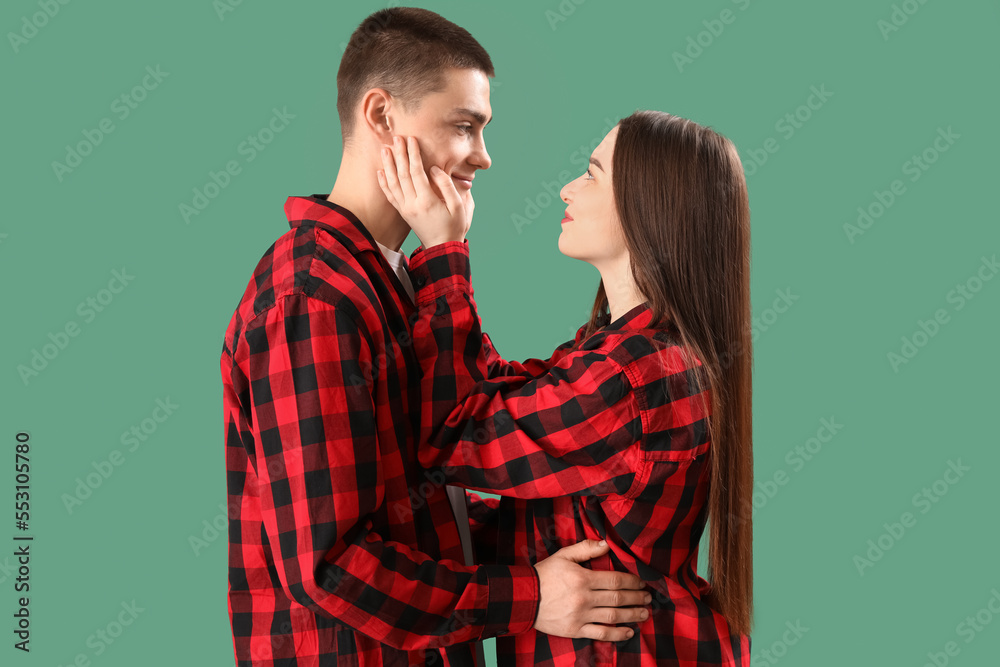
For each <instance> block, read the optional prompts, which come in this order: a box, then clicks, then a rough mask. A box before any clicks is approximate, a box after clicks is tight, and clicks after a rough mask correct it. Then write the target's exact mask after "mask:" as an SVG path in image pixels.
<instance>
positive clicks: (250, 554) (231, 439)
mask: <svg viewBox="0 0 1000 667" xmlns="http://www.w3.org/2000/svg"><path fill="white" fill-rule="evenodd" d="M492 75H493V65H492V63H491V62H490V58H489V56H488V55H487V53H486V51H485V50H483V48H482V46H480V45H479V43H478V42H477V41H476V40H475V39H473V38H472V36H471V35H469V33H468V32H466V31H465V30H463V29H462V28H459V27H458V26H456V25H454V24H452V23H450V22H449V21H446V20H445V19H443V18H441V17H440V16H438V15H437V14H434V13H433V12H428V11H426V10H418V9H412V8H393V9H386V10H382V11H380V12H377V13H375V14H373V15H372V16H370V17H369V18H368V19H366V20H365V21H364V22H363V23H362V24H361V26H360V27H359V28H358V29H357V31H355V33H354V35H353V36H352V37H351V40H350V42H349V44H348V47H347V50H346V52H345V54H344V58H343V61H342V62H341V66H340V71H339V73H338V76H337V87H338V102H337V108H338V112H339V114H340V120H341V127H342V131H343V138H344V154H343V160H342V163H341V168H340V172H339V174H338V176H337V181H336V184H335V186H334V188H333V190H332V192H331V193H330V195H329V196H328V197H327V196H323V195H312V196H309V197H289V199H288V201H287V202H286V204H285V211H286V213H287V215H288V220H289V224H290V226H291V231H289V232H287V233H285V234H284V235H283V236H281V237H280V238H279V239H278V240H277V241H276V242H275V243H274V245H272V246H271V248H269V249H268V250H267V252H266V253H265V255H264V257H263V258H262V259H261V260H260V262H259V263H258V265H257V268H256V270H255V271H254V275H253V277H252V279H251V280H250V282H249V284H248V285H247V288H246V291H245V293H244V295H243V298H242V300H241V301H240V303H239V305H238V307H237V309H236V312H235V313H234V314H233V317H232V320H231V321H230V324H229V326H228V328H227V330H226V337H225V342H224V345H223V351H222V360H221V366H222V378H223V389H224V408H225V430H226V470H227V486H228V492H229V506H230V508H231V509H230V526H229V613H230V620H231V623H232V630H233V641H234V648H235V654H236V661H237V664H238V665H240V666H243V665H297V666H299V667H301V666H305V665H333V664H352V665H381V664H387V665H389V664H391V665H424V664H428V665H430V664H438V665H472V664H474V661H473V655H474V650H473V649H474V646H475V644H473V643H472V642H478V641H480V640H482V639H487V638H490V637H495V636H498V635H502V634H507V633H511V634H513V633H518V632H522V631H526V630H528V629H530V628H532V627H534V628H535V629H537V630H539V631H541V632H548V633H552V634H560V635H562V636H584V634H585V633H593V632H594V628H595V626H594V625H593V624H594V623H608V624H612V625H613V624H617V623H629V622H635V621H638V620H639V619H640V614H641V611H642V610H641V609H639V608H637V607H635V605H642V604H646V603H647V602H648V599H647V598H648V595H647V594H646V593H645V592H642V591H640V590H636V589H640V588H641V587H642V582H641V581H640V580H639V579H637V578H635V577H631V576H628V575H622V574H621V573H615V574H612V573H607V572H592V571H590V570H589V569H586V568H584V567H582V566H580V565H579V564H578V563H580V562H582V561H586V560H588V559H590V558H593V557H596V556H599V555H602V554H603V553H605V552H606V547H600V546H599V545H597V544H596V543H593V542H585V543H580V544H578V545H575V546H573V547H569V548H567V549H563V550H562V551H560V552H559V553H556V554H554V555H553V556H551V557H550V558H548V559H546V560H544V561H542V562H540V563H538V564H537V565H535V566H509V565H496V564H486V565H478V566H473V565H470V563H471V560H470V557H471V555H472V554H471V553H470V551H471V549H470V546H471V545H470V544H468V539H467V538H468V534H467V533H468V529H469V522H468V518H467V516H466V514H465V513H466V510H467V508H466V506H465V502H464V501H465V497H464V492H463V493H460V494H458V496H457V498H456V500H457V501H458V502H455V503H454V504H453V503H452V502H451V500H450V498H449V493H448V492H447V490H446V488H445V487H444V486H443V484H442V483H443V480H442V479H438V478H437V477H436V476H435V475H434V474H432V473H427V472H424V471H423V470H422V469H420V468H419V466H418V463H417V461H418V459H417V452H416V435H417V433H418V431H419V427H420V423H419V422H420V414H421V401H422V400H423V399H422V398H421V396H420V395H419V391H418V387H419V382H420V377H419V373H420V366H419V364H418V362H417V360H416V357H415V355H414V352H413V349H412V341H411V340H410V335H411V330H412V324H413V321H414V317H415V313H416V308H415V306H414V304H413V298H412V289H413V288H412V285H410V283H409V275H408V273H407V270H406V267H407V260H406V257H405V256H403V255H402V254H401V253H399V252H398V249H399V247H400V245H401V244H402V243H403V241H404V240H405V238H406V235H407V233H408V232H409V227H408V226H407V225H406V223H405V222H404V221H403V220H402V218H400V217H399V214H398V213H397V212H396V210H395V209H394V208H393V207H392V205H391V204H389V203H388V201H387V200H386V199H385V196H384V195H383V194H382V192H381V189H380V188H379V185H378V182H377V177H376V172H377V169H378V168H379V165H380V164H381V162H380V160H381V158H380V150H381V148H382V147H383V146H386V145H389V144H392V141H393V138H394V136H395V135H397V134H398V135H403V136H415V137H417V138H418V140H419V141H420V146H421V149H422V150H423V151H424V155H425V163H426V165H427V166H428V167H430V166H431V165H436V166H437V167H439V168H441V169H443V170H444V171H446V172H447V173H448V174H449V175H450V177H451V178H452V179H454V182H455V183H456V185H457V186H458V187H459V188H462V189H463V190H464V191H465V192H468V191H469V189H470V188H471V187H472V180H473V178H474V177H475V172H476V171H478V170H479V169H487V168H489V166H490V158H489V155H488V154H487V152H486V147H485V143H484V139H483V128H484V127H485V125H486V124H487V123H488V122H489V120H490V115H491V110H490V105H489V77H490V76H492ZM456 516H458V517H460V518H459V519H458V520H456ZM477 525H479V524H478V523H477ZM463 533H465V535H463ZM463 538H465V539H463ZM463 562H464V563H465V564H463ZM611 590H614V591H615V593H614V595H613V596H610V597H614V598H615V600H616V601H617V603H618V604H620V605H622V606H623V607H624V608H618V607H610V606H601V605H602V603H603V604H604V605H606V604H607V601H608V597H609V595H608V591H611ZM600 631H601V632H602V633H604V634H605V636H606V637H608V638H609V639H614V640H620V639H624V638H626V637H627V636H629V634H630V633H631V630H629V629H628V628H626V627H608V628H602V629H601V630H600ZM480 655H481V653H480ZM480 664H482V663H480Z"/></svg>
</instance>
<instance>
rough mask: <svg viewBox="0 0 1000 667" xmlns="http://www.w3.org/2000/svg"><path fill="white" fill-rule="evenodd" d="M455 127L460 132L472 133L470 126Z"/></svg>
mask: <svg viewBox="0 0 1000 667" xmlns="http://www.w3.org/2000/svg"><path fill="white" fill-rule="evenodd" d="M456 127H458V129H460V130H461V131H462V132H471V131H472V126H471V125H457V126H456Z"/></svg>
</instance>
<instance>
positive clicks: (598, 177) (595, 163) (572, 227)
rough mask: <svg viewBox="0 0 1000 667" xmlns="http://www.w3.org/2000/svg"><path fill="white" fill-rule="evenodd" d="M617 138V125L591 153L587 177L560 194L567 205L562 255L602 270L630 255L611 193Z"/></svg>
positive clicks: (576, 181)
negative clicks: (612, 161) (612, 165)
mask: <svg viewBox="0 0 1000 667" xmlns="http://www.w3.org/2000/svg"><path fill="white" fill-rule="evenodd" d="M617 136H618V126H617V125H616V126H615V127H614V128H612V130H611V131H610V132H608V134H607V136H606V137H604V140H603V141H601V143H600V145H598V146H597V148H595V149H594V152H593V153H591V155H590V165H589V168H588V169H587V173H585V174H583V175H582V176H580V177H579V178H577V179H576V180H575V181H570V182H569V183H567V184H566V185H565V186H564V187H563V189H562V191H560V193H559V195H560V197H561V198H562V200H563V201H564V202H566V217H565V218H563V221H562V234H560V235H559V251H560V252H561V253H563V254H564V255H566V256H567V257H573V258H574V259H582V260H583V261H585V262H590V263H591V264H593V265H594V266H596V267H597V268H599V269H600V268H601V266H605V265H612V264H615V263H617V262H618V261H619V260H620V259H621V258H622V256H623V255H624V254H626V252H627V251H626V248H625V239H624V237H623V235H622V231H621V222H620V221H619V220H618V213H617V211H616V210H615V200H614V193H613V191H612V189H611V158H612V156H613V155H614V151H615V139H616V138H617Z"/></svg>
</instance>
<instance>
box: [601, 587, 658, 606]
mask: <svg viewBox="0 0 1000 667" xmlns="http://www.w3.org/2000/svg"><path fill="white" fill-rule="evenodd" d="M588 597H589V599H590V600H591V603H592V604H593V605H594V607H642V606H645V605H648V604H650V603H651V602H652V601H653V597H652V596H651V595H650V594H649V593H647V592H646V591H630V590H617V591H593V592H592V593H590V594H589V596H588Z"/></svg>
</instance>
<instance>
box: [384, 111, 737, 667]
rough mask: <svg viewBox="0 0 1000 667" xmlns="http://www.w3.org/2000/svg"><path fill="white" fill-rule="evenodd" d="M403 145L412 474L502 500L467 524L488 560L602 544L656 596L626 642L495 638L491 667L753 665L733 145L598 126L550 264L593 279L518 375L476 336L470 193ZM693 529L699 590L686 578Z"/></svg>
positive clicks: (689, 134) (397, 174) (603, 563)
mask: <svg viewBox="0 0 1000 667" xmlns="http://www.w3.org/2000/svg"><path fill="white" fill-rule="evenodd" d="M409 146H410V148H409V150H407V149H406V147H405V146H404V145H403V144H402V143H401V142H397V145H396V146H395V147H394V151H395V156H394V158H393V157H391V156H390V157H387V158H385V159H384V160H383V163H384V168H385V171H384V172H380V173H379V182H380V183H381V184H382V186H383V190H384V192H385V193H386V197H387V198H388V199H389V201H390V202H392V203H393V205H395V206H396V208H397V209H398V210H399V211H400V213H401V215H402V216H403V218H404V219H406V220H407V222H408V223H409V224H410V225H411V227H413V229H414V231H416V233H417V236H418V237H419V238H420V240H421V242H422V243H423V245H422V247H421V248H419V249H418V250H417V251H416V252H415V253H414V254H413V257H412V259H411V261H410V275H411V277H412V279H413V282H414V285H415V287H416V288H417V289H416V298H417V305H418V315H419V320H418V321H417V322H416V323H415V325H414V333H413V343H414V345H415V346H416V350H417V355H418V357H419V358H420V359H421V364H422V367H423V372H424V375H423V386H422V396H423V398H422V404H423V406H424V407H423V412H422V415H421V419H422V442H421V454H420V458H421V463H422V464H423V465H425V466H428V467H441V468H442V469H444V470H445V472H446V473H447V476H448V480H449V481H450V482H452V483H456V484H459V485H461V486H464V487H466V488H469V489H479V490H484V491H491V492H495V493H497V494H499V495H501V496H502V500H500V501H499V503H495V502H493V501H482V500H480V499H478V498H475V499H474V503H473V506H472V508H471V512H470V514H471V515H472V518H473V523H474V525H475V526H476V527H477V529H478V530H477V531H476V532H477V534H478V537H479V538H480V539H479V545H478V546H479V547H480V548H482V547H483V546H484V545H486V544H491V545H492V547H493V550H494V553H491V554H489V555H488V556H486V557H487V558H489V557H492V558H496V559H497V561H496V562H500V563H519V564H524V563H529V564H536V563H538V562H539V561H541V560H542V559H544V558H545V557H546V556H548V555H550V554H552V553H554V552H555V551H557V550H559V549H560V548H561V547H563V546H567V545H571V544H575V543H576V542H578V541H579V540H581V539H584V538H589V539H602V540H606V541H607V542H608V544H609V545H610V546H611V549H610V552H609V554H608V555H607V556H606V557H602V558H600V559H595V560H593V561H591V562H590V565H591V567H592V568H593V569H605V570H617V571H622V572H626V571H627V572H631V573H633V574H636V575H638V576H639V577H640V578H642V579H643V580H645V581H646V582H647V583H648V590H649V591H650V592H651V593H652V596H653V602H652V604H651V608H650V614H649V615H648V616H647V617H646V619H645V620H644V621H642V622H640V623H638V624H636V625H635V626H633V627H634V628H635V633H634V634H633V636H632V637H631V638H630V639H628V640H626V641H622V642H617V643H610V642H601V641H591V640H579V639H578V640H571V639H562V638H559V637H554V636H550V635H546V634H543V633H539V632H536V631H530V632H528V633H524V634H520V635H516V636H513V637H500V638H498V639H497V650H498V654H499V663H500V664H501V665H505V664H516V665H576V664H588V665H661V666H662V665H667V666H670V665H674V666H680V665H684V666H690V665H739V666H743V667H745V666H748V665H749V664H750V637H749V633H750V630H751V622H752V611H753V609H752V550H751V541H752V524H751V520H750V516H751V514H750V511H751V504H750V496H751V492H752V483H753V479H752V478H753V465H752V442H751V439H752V436H751V358H752V350H751V339H750V332H751V327H750V293H749V278H750V276H749V251H750V227H749V222H750V212H749V203H748V197H747V189H746V181H745V178H744V175H743V170H742V166H741V164H740V159H739V156H738V154H737V151H736V149H735V147H734V146H733V144H732V143H731V142H730V141H729V140H728V139H726V138H725V137H723V136H721V135H719V134H718V133H716V132H714V131H713V130H711V129H710V128H707V127H702V126H700V125H698V124H696V123H694V122H692V121H689V120H686V119H683V118H679V117H676V116H672V115H669V114H665V113H661V112H654V111H641V112H637V113H635V114H633V115H632V116H629V117H628V118H625V119H623V120H622V121H621V122H620V123H619V125H618V126H616V127H615V128H614V129H613V130H612V131H611V132H610V133H608V135H607V137H605V139H604V140H603V141H602V142H601V144H600V145H599V146H598V147H597V148H596V149H595V150H594V152H593V155H592V157H591V159H590V168H589V169H588V170H587V173H586V174H584V175H582V176H581V177H579V178H578V179H576V180H574V181H573V182H571V183H569V184H568V185H566V186H565V187H564V188H563V190H562V193H561V195H562V199H563V200H564V201H565V202H566V204H567V208H566V216H565V218H564V219H563V221H562V233H561V235H560V237H559V249H560V251H561V252H563V253H564V254H566V255H568V256H570V257H574V258H577V259H581V260H583V261H586V262H589V263H591V264H592V265H593V266H594V267H595V268H596V269H597V270H598V271H599V272H600V274H601V283H600V286H599V288H598V291H597V297H596V299H595V302H594V307H593V311H592V315H591V318H590V321H589V322H588V323H587V324H586V325H584V326H582V327H581V328H580V329H579V331H578V332H577V335H576V338H575V339H574V340H573V341H570V342H567V343H565V344H563V345H560V346H559V347H558V348H557V349H556V350H555V352H554V353H553V354H552V356H551V357H549V358H548V359H547V360H544V361H543V360H540V359H531V360H528V361H526V362H524V363H516V362H508V361H504V360H503V359H502V358H501V357H500V356H499V355H498V354H497V352H496V350H495V349H494V348H493V346H492V343H491V341H490V339H489V338H488V336H486V335H485V334H483V333H482V331H481V329H480V320H479V317H478V315H477V313H476V304H475V301H474V299H473V291H472V287H471V284H470V282H469V263H468V246H467V244H466V243H465V241H464V237H465V233H466V231H467V230H468V226H469V224H470V223H471V214H472V207H473V203H472V199H471V196H470V195H469V194H468V191H467V190H466V191H465V193H463V194H461V195H460V194H459V192H458V190H457V189H456V187H455V184H454V183H453V181H452V179H451V178H449V177H448V176H447V175H446V174H444V172H441V171H440V170H437V169H433V168H432V171H431V174H430V176H431V179H432V181H433V184H434V186H435V187H432V186H431V181H429V180H428V178H427V175H426V174H425V172H424V171H423V166H422V164H421V162H420V157H419V150H417V147H416V143H415V141H414V142H413V143H411V144H409ZM706 522H708V523H709V524H710V535H709V538H710V539H709V559H708V560H709V571H708V576H709V578H710V579H711V584H709V582H708V581H707V580H705V579H703V578H701V577H700V576H699V575H698V574H697V572H696V567H697V564H698V545H699V541H700V539H701V537H702V533H703V531H704V529H705V526H706ZM487 531H494V534H493V535H492V539H484V536H483V534H484V533H486V532H487ZM478 555H479V557H480V558H483V556H484V554H482V553H479V554H478ZM540 594H541V596H542V597H544V596H545V595H546V590H545V589H544V588H543V589H542V590H541V591H540Z"/></svg>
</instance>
